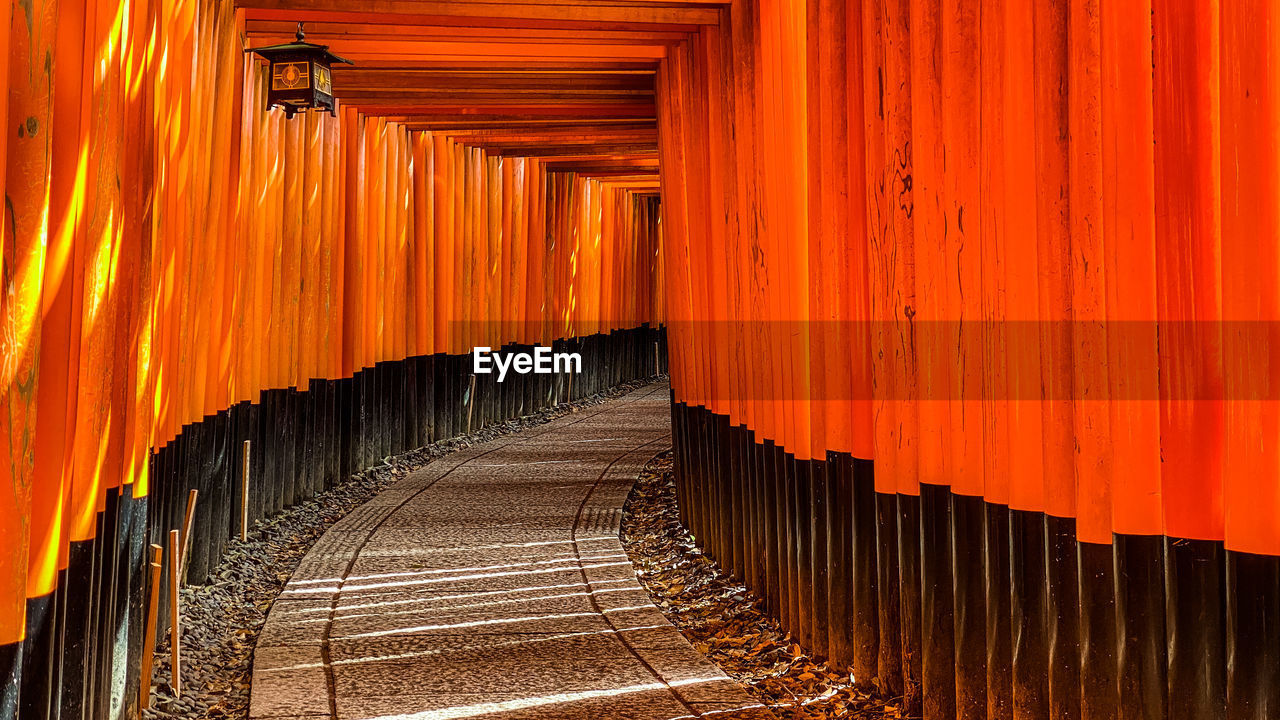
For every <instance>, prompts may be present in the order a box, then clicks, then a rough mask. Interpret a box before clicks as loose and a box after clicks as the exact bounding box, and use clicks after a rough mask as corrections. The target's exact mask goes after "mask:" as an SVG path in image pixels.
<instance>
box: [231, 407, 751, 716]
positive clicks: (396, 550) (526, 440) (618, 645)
mask: <svg viewBox="0 0 1280 720" xmlns="http://www.w3.org/2000/svg"><path fill="white" fill-rule="evenodd" d="M668 398H669V394H668V390H667V386H666V385H651V386H648V387H645V388H642V389H640V390H637V391H636V392H633V393H631V394H630V395H627V396H625V397H623V398H620V399H618V400H615V401H613V402H610V403H608V404H606V405H601V406H598V407H592V408H587V409H584V410H581V411H579V412H577V413H574V414H570V415H567V416H565V417H562V418H559V419H557V420H555V421H554V422H552V423H550V424H548V425H544V426H541V427H537V428H533V429H530V430H527V431H525V432H523V433H521V434H519V435H513V436H509V437H505V438H501V439H498V440H495V441H493V442H489V443H485V444H482V445H476V446H474V447H471V448H468V449H467V450H465V451H462V452H459V453H455V454H453V455H450V456H447V457H445V458H442V459H440V460H436V461H435V462H432V463H429V464H427V465H425V466H423V467H422V468H421V469H420V470H418V471H416V472H415V473H413V474H411V475H410V476H409V477H407V478H405V479H404V480H402V481H401V482H399V483H397V484H396V485H394V486H393V487H391V488H389V489H388V490H386V491H385V492H383V493H382V494H381V495H379V496H378V497H377V498H375V499H373V500H372V501H370V502H369V503H368V504H366V505H364V506H363V507H361V508H359V509H357V510H356V511H355V512H353V513H352V514H351V515H349V516H348V517H346V518H344V519H343V520H342V521H341V522H339V523H338V524H336V525H335V526H334V527H333V528H331V529H330V530H329V531H328V532H327V533H325V535H324V537H322V538H321V539H320V541H319V542H317V543H316V545H315V547H313V548H312V550H311V551H310V553H308V554H307V557H306V558H305V559H304V560H303V562H302V565H301V566H300V567H299V568H298V571H297V572H296V573H295V574H294V576H293V579H292V580H291V581H290V582H289V585H288V586H287V587H286V588H285V591H284V593H283V594H282V595H281V596H280V599H279V600H278V601H277V602H276V604H275V606H274V608H273V609H272V611H271V614H270V617H269V618H268V619H267V624H266V627H265V628H264V629H263V632H262V635H261V637H260V638H259V641H258V647H257V651H256V653H255V657H254V669H253V695H252V705H251V709H250V716H251V718H253V720H258V719H260V718H273V719H275V720H283V719H285V718H288V719H291V720H298V719H302V718H306V719H307V720H318V719H320V718H331V719H334V720H338V719H340V720H374V719H377V720H448V719H451V718H501V719H502V720H516V719H521V720H525V719H533V718H539V719H549V718H557V719H560V718H563V719H565V720H586V719H587V718H590V719H592V720H597V719H599V720H603V719H607V718H636V719H638V720H639V719H643V720H650V719H652V720H670V719H674V718H697V717H710V718H742V719H746V718H752V719H758V718H770V717H772V716H771V715H770V714H769V713H768V712H767V711H765V710H764V709H763V708H761V707H760V706H759V705H758V704H756V703H755V702H754V701H752V700H751V699H750V698H749V697H748V696H747V695H746V694H745V693H744V692H743V691H742V689H741V688H740V687H739V686H738V685H737V684H735V683H734V682H732V681H731V680H729V678H727V677H726V676H725V675H724V674H722V673H721V672H720V671H719V669H718V668H716V666H715V665H713V664H711V663H710V662H709V661H707V660H706V659H705V658H703V657H702V656H701V655H700V654H698V653H697V652H696V651H694V650H693V648H691V647H690V646H689V644H688V643H687V642H686V641H685V640H684V638H683V637H682V636H681V635H680V634H679V632H677V631H676V630H675V628H673V627H672V626H671V625H670V624H669V623H668V622H667V621H666V619H665V618H663V616H662V614H661V613H660V612H659V611H658V610H657V608H655V607H654V606H653V605H652V604H651V603H650V602H649V597H648V595H647V594H646V593H645V591H644V590H643V589H642V588H641V587H640V585H639V584H638V583H637V582H636V578H635V575H634V573H633V572H632V568H631V564H630V562H629V561H628V560H627V556H626V554H625V553H624V552H623V549H622V545H621V543H620V542H619V540H618V528H619V523H620V521H621V516H622V510H621V508H622V504H623V501H624V500H625V499H626V496H627V492H628V491H629V489H630V487H631V484H632V482H633V481H634V480H635V478H636V476H637V475H638V473H639V471H640V468H641V467H642V466H643V465H644V464H645V463H646V462H648V460H649V459H650V458H652V457H653V456H654V455H655V454H657V453H658V452H660V451H661V450H663V449H665V448H666V447H667V446H669V444H670V415H669V409H668Z"/></svg>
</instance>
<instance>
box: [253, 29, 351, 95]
mask: <svg viewBox="0 0 1280 720" xmlns="http://www.w3.org/2000/svg"><path fill="white" fill-rule="evenodd" d="M305 38H306V35H305V34H304V33H303V32H302V23H298V35H297V40H296V41H295V42H291V43H285V44H283V45H272V46H270V47H263V48H249V49H248V50H245V52H252V53H255V54H257V55H258V56H260V57H262V58H263V59H265V60H266V61H267V63H268V65H267V78H268V79H269V82H268V84H267V109H268V110H270V109H271V108H273V107H276V106H279V107H281V108H283V109H284V114H285V115H286V116H287V117H293V114H294V113H296V112H298V111H299V110H306V109H308V108H324V109H326V110H328V111H329V114H330V115H332V114H334V106H333V75H332V74H331V72H330V70H329V66H330V65H332V64H333V63H336V62H340V63H346V64H348V65H351V64H353V63H352V62H351V61H350V60H345V59H343V58H340V57H338V56H337V55H334V54H333V53H331V52H329V46H328V45H316V44H315V43H309V42H305V40H304V39H305Z"/></svg>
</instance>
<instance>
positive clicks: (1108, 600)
mask: <svg viewBox="0 0 1280 720" xmlns="http://www.w3.org/2000/svg"><path fill="white" fill-rule="evenodd" d="M1078 552H1079V554H1080V555H1079V557H1080V718H1081V720H1112V718H1115V717H1117V716H1118V715H1119V712H1120V709H1119V703H1120V697H1119V685H1118V684H1117V683H1116V672H1117V664H1116V662H1117V657H1118V653H1119V648H1118V647H1117V643H1118V642H1119V639H1118V637H1117V636H1116V566H1115V547H1114V546H1112V545H1100V544H1095V543H1083V542H1082V543H1080V544H1079V549H1078Z"/></svg>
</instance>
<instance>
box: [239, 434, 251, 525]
mask: <svg viewBox="0 0 1280 720" xmlns="http://www.w3.org/2000/svg"><path fill="white" fill-rule="evenodd" d="M248 539H249V441H248V440H245V441H244V467H243V468H242V469H241V472H240V541H241V542H244V541H246V540H248Z"/></svg>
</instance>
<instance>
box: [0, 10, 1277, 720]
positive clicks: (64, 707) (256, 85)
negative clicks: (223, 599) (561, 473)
mask: <svg viewBox="0 0 1280 720" xmlns="http://www.w3.org/2000/svg"><path fill="white" fill-rule="evenodd" d="M9 5H10V6H11V7H10V11H11V15H10V20H9V25H8V31H7V32H3V33H0V41H2V42H3V44H2V45H0V63H2V64H0V74H2V75H3V76H4V77H5V78H6V81H7V88H8V91H7V93H5V95H4V97H3V100H0V102H4V103H6V104H7V105H5V106H4V107H6V108H7V109H6V110H5V111H4V112H0V117H4V118H5V119H6V123H5V124H4V125H3V126H2V127H3V132H0V167H3V175H0V182H3V188H4V201H5V202H4V208H3V210H4V215H3V259H2V260H0V269H2V271H3V288H2V291H3V292H2V293H0V308H2V312H0V329H2V331H3V332H2V336H0V345H2V347H3V355H2V357H0V359H2V362H0V372H2V373H3V376H2V377H0V388H2V392H3V405H2V406H0V443H3V444H4V446H5V448H4V449H5V453H4V454H5V456H6V458H7V462H6V463H4V464H3V466H2V468H0V474H2V475H3V480H2V481H0V538H3V543H2V545H0V680H2V681H3V685H0V717H4V718H14V717H21V718H24V719H26V718H61V719H62V720H67V718H76V719H77V720H80V719H84V720H96V719H99V718H112V719H115V718H133V717H137V715H138V713H139V708H138V685H139V682H140V681H139V677H140V670H139V668H140V666H141V665H142V659H143V657H144V656H147V655H149V654H150V650H151V648H144V647H143V645H144V639H143V630H142V626H143V622H142V618H143V608H144V606H145V605H146V603H144V602H143V600H144V598H145V597H146V596H147V595H148V594H149V590H150V583H151V580H150V579H149V572H148V571H147V565H148V560H149V555H150V552H149V551H148V550H147V547H148V545H150V544H156V545H161V546H165V545H166V543H167V538H168V533H169V531H170V530H171V529H174V528H178V527H182V526H183V525H184V522H186V520H185V518H184V517H183V515H184V512H185V507H186V503H187V498H188V491H189V490H191V489H197V490H198V491H199V495H200V503H199V504H198V505H197V510H196V514H195V516H194V518H193V519H192V522H191V523H190V524H189V527H190V528H191V530H190V533H191V536H190V537H188V536H185V535H184V537H186V545H187V546H188V547H189V548H190V550H189V551H186V552H184V553H183V561H184V563H185V565H186V570H185V572H186V576H185V577H186V580H187V581H188V582H192V583H200V582H202V581H203V579H204V578H205V576H206V574H207V573H208V571H209V569H210V568H211V567H213V566H214V565H216V564H217V562H218V561H219V559H220V558H221V556H222V553H223V551H224V549H225V548H226V546H227V544H228V543H229V542H230V540H231V538H233V537H235V536H236V535H237V533H238V529H239V527H240V509H239V508H240V507H241V506H242V504H244V505H246V506H247V507H248V509H249V517H248V521H249V522H250V523H252V522H255V521H257V520H259V519H262V518H265V517H268V516H270V515H272V514H273V513H275V512H277V511H278V510H280V509H281V508H283V507H285V506H289V505H292V504H294V503H298V502H300V501H302V500H304V499H306V498H309V497H311V496H312V495H314V494H316V493H317V492H319V491H321V490H323V489H324V488H326V487H329V486H331V485H332V484H333V483H335V482H337V481H338V480H340V479H341V478H344V477H346V476H348V475H350V474H351V473H353V472H357V471H359V470H361V469H363V468H366V467H369V466H370V465H372V464H374V463H375V462H377V461H379V460H380V459H381V458H383V457H385V456H387V455H390V454H394V453H397V452H401V451H403V450H406V449H409V448H414V447H418V446H420V445H424V444H426V443H429V442H432V441H436V440H440V439H444V438H449V437H453V436H456V435H460V434H464V433H467V432H469V431H471V430H472V429H473V428H477V427H482V426H484V425H487V424H493V423H497V422H501V421H502V420H504V419H506V418H508V417H513V416H517V415H521V414H527V413H529V412H531V411H532V410H535V409H538V408H542V407H546V406H548V405H552V404H555V403H557V402H562V401H565V400H568V399H571V398H578V397H586V396H588V395H591V394H593V393H596V392H598V391H600V390H602V389H605V388H608V387H610V386H612V385H616V384H618V383H621V382H623V381H627V380H631V379H635V378H644V377H648V376H652V375H654V374H659V373H665V372H668V358H669V374H670V382H671V388H672V399H671V408H672V410H671V418H672V438H673V443H674V448H675V458H676V468H677V482H676V486H677V493H678V498H679V504H680V512H681V517H682V519H683V521H684V524H685V525H686V526H687V527H688V528H689V529H690V530H691V531H692V532H693V533H694V535H695V536H696V537H697V539H698V542H699V543H700V544H701V546H702V547H703V548H704V549H705V550H706V552H707V553H708V554H709V555H710V556H712V557H714V558H715V559H716V560H717V561H718V562H719V563H720V564H721V565H722V566H723V567H724V568H726V569H727V570H729V571H731V572H732V573H733V574H734V575H735V576H736V577H737V578H739V579H740V580H741V581H742V582H743V583H745V584H746V586H747V587H749V588H750V589H751V590H753V591H754V592H755V593H757V594H758V595H760V596H761V597H763V598H764V600H765V603H766V605H767V607H768V610H769V612H770V613H771V614H773V615H774V616H775V617H777V618H779V619H780V620H781V622H782V623H783V626H784V627H785V628H786V629H788V630H789V631H790V632H791V633H792V634H793V636H794V637H795V638H797V639H798V641H799V642H801V643H803V644H805V645H806V646H807V647H810V648H812V649H813V650H814V652H815V653H816V654H818V655H820V656H823V657H829V658H831V660H832V661H833V662H837V663H842V664H844V665H847V666H848V667H849V668H850V670H851V672H852V673H853V674H854V676H855V677H859V678H865V679H874V682H875V684H876V685H877V687H879V688H880V689H881V690H882V691H883V692H886V693H896V694H903V693H905V694H907V695H912V694H915V695H916V696H917V697H918V698H919V699H920V700H921V708H922V713H923V717H925V718H931V719H944V718H947V719H949V718H992V719H995V718H1054V719H1058V718H1143V719H1160V718H1185V719H1188V720H1192V719H1197V720H1198V719H1209V718H1232V719H1233V720H1234V719H1245V718H1248V719H1250V720H1264V719H1268V718H1270V719H1272V720H1274V719H1275V718H1280V450H1278V448H1277V445H1278V443H1280V402H1277V401H1278V400H1280V397H1277V393H1278V392H1280V360H1278V359H1277V353H1280V335H1278V334H1277V327H1278V326H1277V325H1275V324H1274V321H1275V320H1276V319H1277V317H1278V316H1280V62H1278V61H1277V54H1276V50H1277V48H1280V5H1277V4H1276V3H1275V2H1272V1H1271V0H1124V1H1120V0H1029V1H1028V2H1016V1H1014V0H990V1H987V0H863V1H862V2H856V1H853V0H850V2H842V1H841V0H734V1H733V2H716V1H712V0H683V1H681V0H601V1H597V2H576V1H574V0H564V1H563V2H560V1H557V2H555V3H548V2H538V1H535V0H506V1H505V2H497V1H485V2H480V1H478V0H477V1H471V0H463V1H458V2H444V1H439V0H420V1H413V0H311V1H306V0H123V1H122V2H116V1H113V0H22V1H21V2H13V3H10V4H9ZM299 22H305V23H306V25H305V32H306V38H307V40H308V41H311V42H316V43H320V44H325V45H328V46H329V47H330V50H331V51H332V52H333V53H335V54H337V55H340V56H342V57H343V58H345V59H348V60H350V61H352V63H353V64H352V65H345V64H335V65H334V66H333V69H332V90H333V95H334V96H335V97H336V98H337V102H336V105H337V107H336V109H335V111H334V112H333V113H332V114H330V113H327V112H323V111H305V112H301V113H298V114H297V115H294V116H293V117H291V118H287V117H286V116H285V114H284V113H283V112H281V110H280V109H268V108H267V93H268V88H269V83H270V82H271V80H270V78H268V75H267V73H266V71H265V66H264V65H263V63H262V61H261V60H260V59H258V58H257V57H256V56H254V55H253V54H251V53H250V54H246V52H245V50H246V49H247V48H256V47H261V46H264V45H272V44H276V43H287V42H289V41H291V40H292V39H293V37H294V33H295V30H296V28H297V23H299ZM535 345H546V346H552V347H553V348H555V349H557V350H561V351H570V350H572V351H576V352H579V353H580V354H581V355H582V357H583V358H584V365H585V367H584V368H583V370H582V372H581V373H579V374H576V375H553V376H546V377H541V376H531V379H528V380H519V381H513V382H506V383H501V384H499V383H497V382H496V380H495V379H494V377H493V376H486V375H478V374H475V373H473V367H472V356H471V353H472V351H473V349H474V348H476V347H482V346H484V347H493V348H498V347H503V346H508V347H519V348H529V347H532V346H535ZM245 441H250V443H251V447H252V451H251V452H250V453H249V456H248V458H247V459H246V456H245V449H244V448H245ZM242 463H247V468H248V470H247V477H248V478H249V480H250V482H249V483H248V484H247V485H246V486H247V487H248V488H250V495H249V496H247V498H245V500H246V502H245V503H242V502H241V500H242V496H243V493H244V491H243V490H242V489H241V488H242V487H245V486H242V485H241V483H240V468H241V464H242ZM165 552H166V553H167V552H169V551H168V550H166V551H165ZM168 592H169V589H168V584H167V581H166V585H165V587H164V588H163V589H162V593H161V597H164V596H167V593H168ZM161 607H162V610H161V623H162V626H163V623H164V622H165V611H164V610H163V608H164V607H165V604H164V603H163V602H162V603H161Z"/></svg>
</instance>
